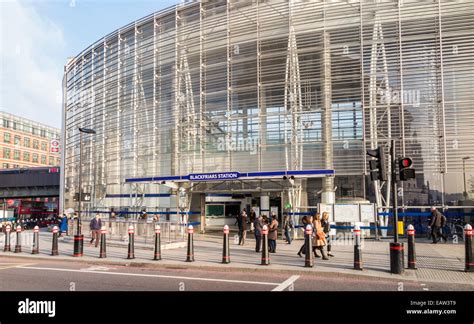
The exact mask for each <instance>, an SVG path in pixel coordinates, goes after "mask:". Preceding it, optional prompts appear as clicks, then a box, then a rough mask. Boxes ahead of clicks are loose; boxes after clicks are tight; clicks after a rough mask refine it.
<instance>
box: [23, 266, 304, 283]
mask: <svg viewBox="0 0 474 324" xmlns="http://www.w3.org/2000/svg"><path fill="white" fill-rule="evenodd" d="M17 268H19V269H31V270H49V271H65V272H81V273H95V274H102V275H117V276H132V277H151V278H168V279H181V280H196V281H213V282H230V283H241V284H253V285H267V286H278V285H280V283H275V282H259V281H245V280H228V279H212V278H193V277H181V276H165V275H152V274H144V273H126V272H98V271H91V270H76V269H59V268H42V267H17ZM297 277H299V276H297Z"/></svg>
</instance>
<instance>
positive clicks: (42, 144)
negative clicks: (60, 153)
mask: <svg viewBox="0 0 474 324" xmlns="http://www.w3.org/2000/svg"><path fill="white" fill-rule="evenodd" d="M47 150H48V149H47V148H46V142H41V151H47Z"/></svg>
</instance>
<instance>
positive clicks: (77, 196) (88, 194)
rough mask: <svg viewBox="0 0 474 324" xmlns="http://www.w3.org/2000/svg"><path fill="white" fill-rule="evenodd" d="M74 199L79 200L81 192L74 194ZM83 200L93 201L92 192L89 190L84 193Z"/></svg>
mask: <svg viewBox="0 0 474 324" xmlns="http://www.w3.org/2000/svg"><path fill="white" fill-rule="evenodd" d="M74 201H79V193H76V194H75V195H74ZM82 201H87V202H88V201H91V194H90V193H89V192H83V193H82Z"/></svg>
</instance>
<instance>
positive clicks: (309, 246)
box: [304, 224, 314, 268]
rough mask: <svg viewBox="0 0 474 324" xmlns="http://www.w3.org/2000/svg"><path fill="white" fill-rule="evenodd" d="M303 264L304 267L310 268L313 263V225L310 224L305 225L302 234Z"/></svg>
mask: <svg viewBox="0 0 474 324" xmlns="http://www.w3.org/2000/svg"><path fill="white" fill-rule="evenodd" d="M304 240H305V241H304V248H305V255H304V266H305V267H306V268H312V267H313V265H314V259H313V227H312V226H311V225H309V224H308V225H306V229H305V236H304Z"/></svg>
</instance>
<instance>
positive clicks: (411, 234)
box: [407, 224, 416, 269]
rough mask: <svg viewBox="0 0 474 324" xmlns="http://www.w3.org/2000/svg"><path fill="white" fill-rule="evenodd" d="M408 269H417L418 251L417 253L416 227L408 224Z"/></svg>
mask: <svg viewBox="0 0 474 324" xmlns="http://www.w3.org/2000/svg"><path fill="white" fill-rule="evenodd" d="M407 234H408V269H416V253H415V228H414V227H413V225H411V224H410V225H408V227H407Z"/></svg>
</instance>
